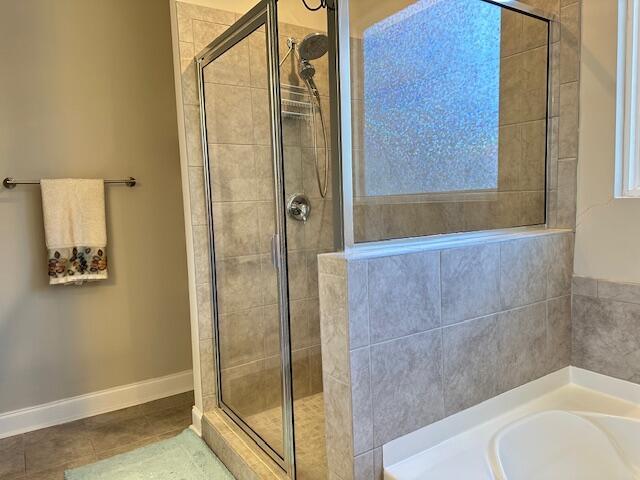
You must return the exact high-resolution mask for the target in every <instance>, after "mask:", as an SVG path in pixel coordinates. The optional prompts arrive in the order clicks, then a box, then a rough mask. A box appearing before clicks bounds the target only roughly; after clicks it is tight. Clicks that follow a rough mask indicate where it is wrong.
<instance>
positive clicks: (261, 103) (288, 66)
mask: <svg viewBox="0 0 640 480" xmlns="http://www.w3.org/2000/svg"><path fill="white" fill-rule="evenodd" d="M239 16H240V15H237V14H234V13H230V12H225V11H221V10H215V9H211V8H207V7H202V6H197V5H192V4H189V3H183V2H178V3H177V18H178V35H179V40H180V56H181V68H182V85H183V91H182V98H183V103H184V109H185V129H186V136H187V150H188V162H189V184H190V197H191V202H190V204H191V212H192V225H193V235H194V242H193V243H194V256H195V269H196V283H197V295H198V325H199V338H200V356H201V376H202V378H201V379H202V389H203V396H204V410H205V411H208V410H211V409H212V408H213V407H214V405H215V380H214V378H215V377H214V364H213V361H214V360H213V359H214V355H213V345H212V343H213V340H212V327H211V303H210V296H211V286H210V271H209V265H208V255H209V245H208V236H207V235H208V234H207V229H208V227H207V219H206V203H205V196H204V171H203V159H202V147H201V142H200V117H199V106H198V93H197V82H196V73H195V66H194V63H193V59H194V55H195V54H197V53H198V52H200V51H201V50H202V49H203V48H205V47H206V46H207V45H208V44H209V43H210V42H211V41H213V40H214V39H215V38H216V37H217V36H218V35H220V34H221V33H222V32H224V30H226V29H227V28H228V26H229V25H231V24H232V23H233V22H235V21H236V19H237V18H239ZM279 28H280V50H281V57H282V56H283V55H284V53H285V52H286V48H287V37H288V36H293V37H295V38H298V39H301V38H303V37H304V36H305V35H306V34H308V33H310V30H308V29H305V28H301V27H296V26H292V25H288V24H280V25H279ZM265 42H266V40H265V36H264V32H263V31H257V32H254V33H253V34H252V35H251V36H250V37H249V38H248V39H247V40H245V41H243V42H241V43H240V44H238V45H236V46H235V47H234V48H233V49H232V50H231V51H229V52H227V53H226V54H225V55H223V57H221V58H220V59H219V60H217V61H216V62H215V64H213V65H210V66H209V67H207V68H206V69H205V92H206V95H207V99H208V101H207V108H208V112H207V114H208V115H207V121H208V125H207V127H208V134H209V138H208V142H209V149H210V150H209V152H210V155H211V164H212V181H213V185H212V190H213V199H212V200H213V207H214V225H215V227H216V255H217V260H218V272H217V273H218V275H219V279H220V282H219V283H221V284H223V285H225V286H227V288H223V289H219V292H218V294H219V301H220V305H219V306H220V309H221V313H222V314H221V316H220V325H221V330H223V334H224V335H225V338H224V339H223V342H222V343H223V347H224V348H223V351H222V352H221V355H222V356H223V358H224V359H225V361H224V365H223V369H224V373H223V388H224V389H225V399H226V401H227V402H228V403H229V404H230V405H232V406H233V407H234V409H235V410H236V411H238V412H239V413H241V414H243V415H250V414H254V413H256V412H259V411H262V410H265V409H267V408H270V407H274V406H276V405H277V404H279V398H280V392H281V383H280V379H279V371H280V359H279V340H278V332H279V320H278V307H277V304H276V299H277V290H276V288H277V287H276V278H275V270H274V269H273V267H271V259H270V240H271V235H272V234H273V233H274V230H275V225H274V220H273V219H274V209H273V196H274V193H273V192H274V186H273V171H272V160H271V152H270V148H271V147H270V133H269V110H268V96H267V83H266V82H267V70H266V65H267V63H266V43H265ZM313 63H314V65H315V67H316V69H317V73H316V77H315V79H316V82H317V84H318V88H319V90H320V92H321V94H323V96H322V103H323V105H324V108H325V111H327V112H328V110H327V109H328V97H327V96H326V95H328V70H327V59H326V58H323V59H319V60H316V61H314V62H313ZM212 67H213V68H212ZM296 70H297V64H296V61H295V58H294V56H293V55H292V56H290V57H289V60H288V61H287V62H285V63H284V64H283V66H282V69H281V76H282V78H281V81H282V83H286V84H294V85H299V78H298V76H297V74H296V73H295V72H296ZM325 94H326V95H325ZM286 96H287V93H286V92H285V91H283V97H285V98H286ZM327 117H328V115H327ZM230 120H233V122H231V121H230ZM316 130H317V131H316V135H317V141H318V145H319V146H323V144H322V138H321V136H320V134H321V130H320V128H319V125H318V124H316ZM283 131H284V133H283V142H284V145H285V148H284V162H285V184H286V185H285V190H286V192H287V195H289V194H292V193H298V192H300V193H305V194H307V195H308V196H309V197H310V199H311V203H312V213H311V216H310V219H309V221H308V222H307V223H304V224H303V223H298V222H289V226H288V231H287V241H288V247H289V255H288V260H289V270H290V271H289V274H290V281H291V285H292V287H291V289H290V297H291V303H290V308H291V335H292V350H293V351H292V356H293V368H294V395H295V396H296V397H301V396H306V395H311V394H314V393H317V392H319V391H321V389H322V380H321V378H322V370H321V357H320V319H319V304H318V283H317V254H318V253H321V252H327V251H330V250H331V249H332V244H333V224H332V206H331V201H332V200H331V191H330V190H329V194H328V195H327V198H326V199H322V198H321V197H320V195H319V192H318V188H317V186H316V178H315V165H314V160H315V157H314V152H315V150H314V148H313V137H312V129H311V123H310V122H309V120H308V118H304V117H293V116H284V117H283ZM319 154H320V158H321V159H322V158H323V155H324V150H320V151H319ZM255 388H259V389H261V392H262V393H261V395H250V394H248V393H249V392H251V390H252V389H255Z"/></svg>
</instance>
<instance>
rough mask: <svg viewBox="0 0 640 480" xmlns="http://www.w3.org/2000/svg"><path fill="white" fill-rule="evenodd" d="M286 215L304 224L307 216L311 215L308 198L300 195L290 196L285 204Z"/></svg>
mask: <svg viewBox="0 0 640 480" xmlns="http://www.w3.org/2000/svg"><path fill="white" fill-rule="evenodd" d="M287 213H288V214H289V216H290V217H291V218H293V219H294V220H298V221H299V222H306V221H307V220H308V219H309V214H310V213H311V202H310V201H309V198H307V196H306V195H304V194H302V193H296V194H294V195H291V197H289V201H288V202H287Z"/></svg>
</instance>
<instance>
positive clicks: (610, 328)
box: [571, 277, 640, 383]
mask: <svg viewBox="0 0 640 480" xmlns="http://www.w3.org/2000/svg"><path fill="white" fill-rule="evenodd" d="M572 326H573V351H572V358H571V363H572V365H575V366H576V367H581V368H585V369H587V370H592V371H594V372H598V373H602V374H603V375H609V376H612V377H616V378H620V379H622V380H628V381H630V382H635V383H640V285H639V284H634V283H620V282H611V281H608V280H601V279H595V278H585V277H574V279H573V320H572Z"/></svg>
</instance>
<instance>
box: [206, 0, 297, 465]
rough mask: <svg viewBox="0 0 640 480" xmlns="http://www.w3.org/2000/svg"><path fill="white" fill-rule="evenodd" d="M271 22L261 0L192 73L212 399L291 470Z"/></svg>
mask: <svg viewBox="0 0 640 480" xmlns="http://www.w3.org/2000/svg"><path fill="white" fill-rule="evenodd" d="M271 25H275V1H267V0H265V1H263V2H261V3H260V4H259V5H257V6H256V7H255V8H254V9H252V10H251V11H250V12H249V13H248V14H247V15H245V16H244V17H243V18H242V19H241V20H239V21H238V22H237V23H236V24H235V25H234V26H232V27H231V28H230V29H229V30H228V31H227V32H225V33H224V34H223V35H221V36H220V37H219V38H218V39H217V40H216V41H214V42H213V43H212V44H211V45H210V46H209V47H208V49H207V50H205V52H203V54H201V55H200V56H199V66H200V75H199V80H200V93H201V114H202V117H203V125H204V128H203V136H204V138H206V148H205V162H206V165H205V168H207V169H208V177H209V179H208V182H206V183H208V185H206V187H207V188H206V190H207V191H208V197H209V199H210V202H209V199H208V200H207V203H209V204H210V210H209V217H210V219H209V220H210V222H209V224H210V226H211V230H212V231H211V232H210V233H211V235H210V238H211V243H212V247H213V248H212V252H213V254H212V276H213V279H214V282H213V285H215V288H214V305H215V309H214V318H215V327H216V329H215V330H216V351H217V362H218V365H217V374H218V378H217V381H218V401H219V405H220V407H221V408H222V409H223V410H224V411H225V412H226V413H227V414H228V415H230V416H231V417H232V418H233V419H234V421H236V423H238V425H240V426H241V427H242V428H243V429H244V430H245V431H246V432H247V433H248V434H249V435H250V436H252V437H253V438H254V440H255V441H256V442H257V443H258V444H259V445H260V446H261V447H262V448H263V449H264V450H265V451H266V452H267V453H269V454H270V455H271V456H272V457H273V458H274V460H276V461H277V462H278V463H280V465H282V466H283V468H285V469H286V470H287V471H288V472H290V473H292V471H293V469H294V466H293V464H294V462H293V441H292V438H293V433H292V428H293V427H292V421H291V407H290V405H291V395H292V393H291V386H290V381H291V380H290V377H291V375H290V347H289V333H288V322H289V320H288V319H289V315H288V302H287V284H286V275H287V274H286V272H287V267H286V255H285V254H284V252H285V251H286V247H285V245H284V243H285V236H284V234H283V232H284V206H283V202H284V191H283V190H284V189H283V186H282V185H283V181H282V178H283V173H282V167H281V165H282V140H281V133H280V124H279V112H278V111H277V110H275V112H274V107H273V106H274V105H278V107H277V108H278V109H279V104H280V99H279V86H278V85H279V84H278V80H277V77H278V72H277V63H275V65H276V68H275V69H274V68H272V65H273V61H271V58H275V62H277V57H274V56H273V54H271V53H270V52H272V51H275V52H277V37H276V35H275V33H274V34H273V35H271V32H272V31H273V30H272V29H273V27H272V26H271ZM274 30H275V29H274ZM271 38H272V39H271ZM274 70H275V71H274ZM274 160H275V161H274ZM287 405H289V407H288V406H287Z"/></svg>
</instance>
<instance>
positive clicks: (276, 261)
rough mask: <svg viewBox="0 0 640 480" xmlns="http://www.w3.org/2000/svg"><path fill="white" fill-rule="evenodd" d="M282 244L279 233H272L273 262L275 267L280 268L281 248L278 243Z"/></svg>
mask: <svg viewBox="0 0 640 480" xmlns="http://www.w3.org/2000/svg"><path fill="white" fill-rule="evenodd" d="M279 244H280V242H279V238H278V234H277V233H274V234H273V235H271V264H272V265H273V268H275V269H276V270H277V269H278V264H279V263H280V262H279V260H280V249H279V248H278V245H279Z"/></svg>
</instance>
